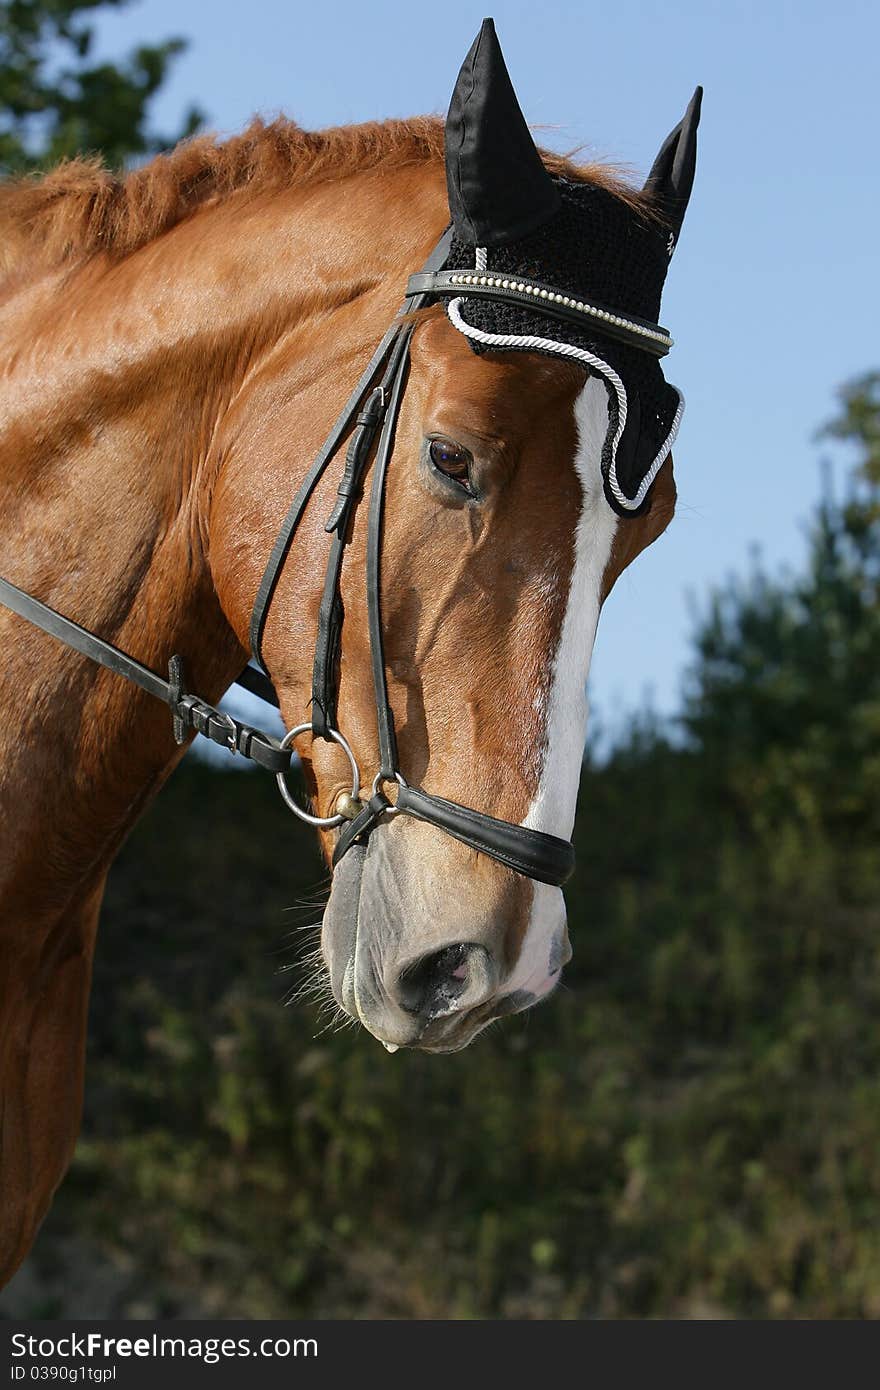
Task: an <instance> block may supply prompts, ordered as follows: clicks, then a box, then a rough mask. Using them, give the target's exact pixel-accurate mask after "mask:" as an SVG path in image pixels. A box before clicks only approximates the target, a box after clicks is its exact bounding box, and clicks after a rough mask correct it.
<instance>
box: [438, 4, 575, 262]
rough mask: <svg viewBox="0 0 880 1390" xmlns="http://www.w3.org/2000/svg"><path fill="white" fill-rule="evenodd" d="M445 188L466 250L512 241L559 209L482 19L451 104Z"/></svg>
mask: <svg viewBox="0 0 880 1390" xmlns="http://www.w3.org/2000/svg"><path fill="white" fill-rule="evenodd" d="M446 184H447V188H448V190H449V211H450V213H451V215H452V221H453V224H454V226H455V230H456V232H457V234H458V236H459V237H461V239H462V240H463V241H465V242H467V243H468V244H469V245H471V246H500V245H503V244H504V243H506V242H509V241H516V240H517V239H518V238H519V237H522V236H526V235H527V234H528V233H529V232H533V231H534V230H535V229H536V228H537V227H540V226H541V225H542V224H543V223H544V222H546V221H548V219H549V218H551V217H552V216H553V214H554V213H555V212H556V210H557V208H558V207H559V194H558V193H557V191H556V186H555V184H554V183H553V180H552V179H551V177H550V175H549V174H548V173H547V170H546V169H545V168H544V164H543V162H542V160H541V156H540V155H539V154H538V151H537V149H536V148H535V142H534V141H533V139H532V137H531V135H530V134H529V129H528V126H527V125H526V123H525V118H524V116H523V114H522V111H521V110H520V108H519V103H518V102H517V99H516V94H515V92H514V90H513V86H512V84H511V81H510V77H509V75H508V72H507V67H506V66H505V63H504V57H503V55H502V52H501V45H500V44H499V42H498V38H497V35H496V33H495V25H494V23H493V21H492V20H491V19H484V20H483V25H482V28H481V29H480V32H479V34H478V35H477V37H476V39H475V40H474V42H473V45H472V47H471V50H470V52H469V53H468V55H467V57H466V58H465V60H464V63H463V64H462V68H461V72H460V73H459V74H458V81H457V82H456V84H455V91H454V92H453V94H452V101H451V102H450V104H449V115H448V116H447V118H446Z"/></svg>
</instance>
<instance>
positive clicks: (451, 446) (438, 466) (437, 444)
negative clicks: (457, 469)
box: [427, 435, 476, 497]
mask: <svg viewBox="0 0 880 1390" xmlns="http://www.w3.org/2000/svg"><path fill="white" fill-rule="evenodd" d="M427 446H428V447H427V454H428V462H429V463H430V465H431V467H432V468H433V469H434V471H435V472H437V473H439V474H440V475H441V476H442V477H444V478H447V479H448V480H449V482H451V483H453V484H454V485H455V486H456V487H458V488H460V489H461V491H462V492H463V493H464V494H465V496H467V497H475V496H476V493H475V491H474V489H473V487H472V485H471V480H470V468H471V464H472V463H473V458H472V456H471V454H470V451H469V450H467V449H465V448H463V447H462V445H460V444H456V443H455V441H454V440H452V439H446V438H444V437H443V436H442V435H440V436H436V437H435V438H433V439H428V440H427ZM443 448H446V449H448V450H449V451H451V452H452V453H453V454H455V455H457V456H458V458H459V459H460V461H461V463H462V464H463V465H464V470H465V471H464V472H463V473H462V474H461V476H457V475H456V474H455V473H451V472H449V471H448V470H447V469H446V468H444V467H443V465H442V463H440V462H438V460H437V459H436V458H435V451H439V450H442V449H443Z"/></svg>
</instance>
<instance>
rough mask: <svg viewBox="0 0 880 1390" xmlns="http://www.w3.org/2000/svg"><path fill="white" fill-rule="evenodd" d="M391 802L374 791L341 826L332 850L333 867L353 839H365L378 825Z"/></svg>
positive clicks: (350, 845)
mask: <svg viewBox="0 0 880 1390" xmlns="http://www.w3.org/2000/svg"><path fill="white" fill-rule="evenodd" d="M390 806H391V802H390V801H389V800H388V798H387V796H385V795H384V794H383V793H382V792H376V793H375V794H374V795H373V796H371V797H370V799H369V801H368V802H367V803H366V805H365V806H364V809H363V810H362V811H361V812H360V813H359V814H358V815H357V816H355V818H354V820H350V821H349V822H348V825H344V826H342V828H341V830H340V831H339V838H338V840H337V841H336V846H335V848H334V850H333V867H334V869H335V868H336V865H337V864H338V863H339V861H340V859H341V858H342V856H343V855H344V854H345V853H346V852H347V851H348V850H350V849H351V847H352V845H353V844H354V842H355V840H366V839H367V838H368V837H369V834H370V831H371V830H373V829H374V828H375V826H376V825H378V823H379V821H380V820H381V819H382V817H383V816H384V814H385V812H386V811H387V810H389V808H390Z"/></svg>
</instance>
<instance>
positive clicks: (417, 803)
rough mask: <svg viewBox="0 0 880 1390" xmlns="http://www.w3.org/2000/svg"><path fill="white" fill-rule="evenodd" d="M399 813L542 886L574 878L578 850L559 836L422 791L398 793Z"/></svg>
mask: <svg viewBox="0 0 880 1390" xmlns="http://www.w3.org/2000/svg"><path fill="white" fill-rule="evenodd" d="M397 809H398V810H399V811H405V812H407V813H408V814H409V815H411V816H415V817H416V818H417V819H418V820H423V821H427V822H428V823H429V824H430V825H436V826H437V828H438V829H439V830H445V832H446V834H447V835H451V836H452V837H453V838H454V839H456V840H461V841H462V843H463V844H466V845H470V847H471V849H476V850H479V852H480V853H481V854H488V855H489V857H490V858H491V859H497V860H498V861H499V863H501V864H506V865H507V867H508V869H514V870H515V871H516V873H518V874H523V875H525V877H526V878H536V879H537V880H538V882H539V883H551V884H553V885H554V887H557V888H558V887H560V886H561V885H562V884H563V883H565V881H566V879H568V878H570V877H571V873H572V870H573V869H574V847H573V846H572V845H571V844H570V843H569V841H568V840H561V839H560V838H559V837H558V836H557V835H547V834H545V833H544V831H542V830H529V829H528V828H527V827H526V826H522V825H514V824H513V823H512V822H511V821H506V820H496V819H495V817H494V816H487V815H485V814H484V813H483V812H482V811H472V810H471V809H470V807H468V806H460V805H459V804H458V802H457V801H445V800H444V799H443V797H441V796H430V795H429V794H428V793H427V792H423V791H420V790H419V789H418V787H401V788H400V789H399V791H398V793H397Z"/></svg>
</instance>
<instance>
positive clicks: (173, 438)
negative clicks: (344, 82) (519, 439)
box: [0, 171, 437, 911]
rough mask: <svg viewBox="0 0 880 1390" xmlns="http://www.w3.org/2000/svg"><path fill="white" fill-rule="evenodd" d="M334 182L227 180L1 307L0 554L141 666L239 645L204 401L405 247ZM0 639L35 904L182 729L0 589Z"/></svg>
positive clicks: (8, 803) (107, 835)
mask: <svg viewBox="0 0 880 1390" xmlns="http://www.w3.org/2000/svg"><path fill="white" fill-rule="evenodd" d="M407 180H409V187H408V189H406V188H404V189H401V190H400V192H401V194H402V196H404V197H406V196H408V197H409V199H410V203H411V202H412V194H413V192H414V191H416V190H417V189H418V188H419V186H420V181H419V179H418V178H417V177H416V175H415V174H414V173H411V172H410V173H409V174H407V172H406V171H404V172H403V173H402V174H400V175H398V182H402V183H403V184H407ZM434 182H436V180H434ZM342 193H343V198H344V206H345V212H344V216H343V214H342V212H341V211H340V209H339V197H340V195H339V194H338V193H337V192H336V190H335V189H334V188H333V186H332V185H323V186H319V187H318V188H317V189H313V190H309V189H308V188H306V189H305V190H302V191H300V193H299V194H290V195H288V196H286V197H285V196H275V197H274V198H267V199H265V200H263V201H262V202H261V201H260V200H256V201H255V202H253V203H251V204H248V205H246V206H245V207H244V208H243V209H241V210H239V211H237V210H236V208H235V206H234V198H233V199H231V200H230V202H229V204H228V205H226V204H223V203H221V204H219V205H218V206H217V207H215V208H212V209H205V210H203V211H202V212H200V213H198V214H197V215H196V216H195V217H193V218H192V219H190V221H188V222H186V223H184V224H182V225H181V226H179V227H177V228H175V229H174V230H173V231H172V232H171V233H169V234H166V235H165V236H164V237H162V238H160V239H159V241H158V242H156V243H153V244H150V245H147V246H146V247H144V248H142V250H141V251H139V252H137V253H136V254H134V255H132V256H130V257H128V258H127V259H126V260H123V261H122V262H120V263H117V264H110V263H108V262H106V261H103V260H101V259H96V260H94V261H92V262H89V263H87V264H86V265H84V266H82V267H81V268H80V269H78V270H76V271H74V272H72V273H71V272H70V271H68V272H66V273H63V274H62V273H60V272H57V273H54V274H49V275H44V276H42V277H41V278H39V279H38V280H36V281H35V282H34V283H33V284H32V285H30V286H28V287H26V288H24V289H23V290H21V291H20V292H19V293H18V294H16V295H14V296H12V297H11V298H9V299H7V301H6V303H5V304H4V305H3V307H2V309H0V332H2V333H3V334H4V337H5V339H6V341H7V342H8V343H11V344H12V361H13V363H14V369H13V370H10V371H9V372H8V373H7V374H6V375H5V376H4V379H3V381H2V384H0V514H2V515H3V516H4V519H5V520H4V525H3V527H2V532H0V574H3V575H4V576H5V577H7V578H9V579H11V580H12V581H13V582H14V583H16V584H18V585H19V586H20V587H22V588H24V589H27V590H28V591H30V592H32V593H35V594H36V595H37V596H38V597H40V598H42V599H43V600H44V601H46V602H48V603H50V604H51V605H52V606H53V607H55V608H57V609H58V610H59V611H61V612H63V613H65V614H66V615H68V616H70V617H73V618H74V619H75V620H77V621H78V622H80V623H81V624H82V625H83V626H85V627H87V628H89V629H91V630H92V631H94V632H96V633H98V634H99V635H101V636H102V637H105V638H107V639H108V640H111V641H113V642H114V643H115V644H116V645H117V646H119V647H120V648H122V649H123V650H124V651H127V652H129V653H131V654H132V655H134V656H136V657H137V658H138V659H139V660H140V661H142V662H143V663H144V664H146V665H148V666H150V667H152V668H153V669H155V670H157V671H163V670H165V669H167V662H168V658H169V656H170V655H171V654H172V653H173V652H178V651H179V652H182V653H183V654H184V655H185V658H186V663H187V675H188V678H189V683H190V685H191V687H192V688H193V689H196V690H198V691H199V693H200V694H203V695H205V696H206V697H207V698H209V699H216V698H218V697H219V695H220V694H221V693H222V691H223V689H225V688H226V686H227V685H228V684H229V683H230V681H231V680H232V679H233V678H234V676H235V674H236V673H237V670H238V669H240V667H241V665H242V664H243V662H244V659H245V652H244V650H243V647H242V645H241V642H240V640H239V638H240V637H241V636H242V634H241V632H240V631H239V635H238V637H237V636H236V634H235V633H234V632H233V630H232V628H231V627H230V625H229V623H228V622H227V620H226V617H225V615H224V612H223V610H222V608H221V605H220V602H219V600H218V597H217V593H216V590H215V587H214V579H213V577H212V575H211V572H210V568H209V565H208V563H207V560H206V551H207V548H208V544H209V537H208V528H209V519H210V498H211V494H212V491H213V488H214V485H215V483H216V481H217V476H218V467H219V464H218V459H217V457H216V454H215V451H214V450H213V448H212V445H213V441H214V440H215V438H216V436H217V435H218V433H219V426H220V422H221V420H222V419H223V418H224V416H226V415H227V413H228V411H229V407H230V406H234V404H235V401H236V399H237V395H238V393H240V392H241V391H242V390H243V387H244V385H245V383H246V381H247V379H248V378H249V376H251V375H252V374H253V373H254V372H255V371H257V370H259V366H260V363H261V362H262V361H263V360H265V358H266V357H267V356H270V355H271V354H272V352H273V350H274V348H275V346H276V344H277V343H278V342H279V340H280V339H282V338H284V336H285V335H286V334H287V333H289V332H290V331H291V329H294V330H298V329H301V328H302V325H303V323H307V322H308V320H309V319H310V318H311V317H313V316H314V317H315V318H320V319H321V321H322V323H323V322H326V320H327V315H328V311H329V312H330V313H331V316H332V310H333V309H334V308H335V307H337V306H339V305H345V304H347V303H350V302H351V301H352V300H353V299H356V298H358V296H360V295H362V294H364V293H365V292H367V291H370V290H371V289H374V290H375V289H377V287H378V290H379V299H380V300H381V301H383V307H382V308H381V309H380V312H381V313H383V314H384V313H386V312H387V308H386V307H385V306H384V292H383V286H384V285H385V283H386V281H387V284H388V287H389V289H388V293H389V294H390V295H392V296H393V295H394V294H395V293H396V292H397V291H398V289H399V285H400V279H401V271H402V267H404V266H405V265H406V264H407V259H408V258H410V257H411V255H412V247H402V246H401V247H396V246H395V245H394V241H393V238H391V237H389V236H388V235H387V229H385V228H384V227H383V225H382V224H383V223H384V221H385V209H386V206H387V199H388V196H389V191H388V186H387V183H386V185H385V187H384V188H383V189H382V191H381V193H378V194H377V191H376V189H375V187H371V185H370V181H369V180H366V181H364V180H361V181H358V180H357V179H355V180H350V181H349V182H348V185H347V187H345V189H344V190H343V191H342ZM429 201H430V213H429V216H430V214H431V213H432V214H433V221H434V222H435V223H436V221H437V217H436V210H435V209H434V207H433V204H434V203H436V202H437V190H436V189H433V188H432V189H431V191H430V195H429ZM401 220H402V222H403V223H404V224H406V223H407V219H401ZM418 221H419V219H418V216H416V217H415V218H414V219H413V218H411V219H409V223H408V225H409V226H410V227H412V226H413V225H414V224H415V225H416V226H417V225H418ZM429 225H430V223H429ZM331 227H332V229H333V230H334V231H335V233H336V234H335V236H329V235H328V232H329V231H330V230H331ZM383 233H384V234H383ZM410 235H413V236H414V238H415V246H416V247H417V248H420V241H419V233H418V231H416V232H415V233H410ZM427 235H428V238H430V233H428V234H427ZM365 238H366V239H367V240H366V244H367V245H368V246H369V248H370V251H369V256H367V257H365V256H364V250H363V248H364V245H365ZM424 239H425V233H424V231H423V232H422V234H421V240H424ZM389 302H390V301H389ZM326 331H327V330H326V329H325V330H324V332H325V333H326ZM348 347H349V349H351V345H348ZM342 348H343V350H344V349H345V345H344V344H343V345H342ZM306 464H307V460H305V459H302V460H300V461H299V462H297V461H296V460H292V462H291V478H290V484H291V489H293V488H295V486H296V484H297V481H298V478H297V476H296V472H297V471H298V470H299V468H300V467H302V468H303V469H304V467H305V466H306ZM257 485H258V484H257ZM279 521H280V516H279ZM239 626H240V625H239ZM0 642H2V644H3V651H4V660H3V669H2V674H0V713H2V721H0V749H2V753H0V756H2V760H3V764H2V765H3V767H4V776H3V782H2V786H0V842H2V843H3V844H4V859H3V861H2V862H0V903H8V901H9V899H10V895H11V896H12V898H13V899H15V900H17V901H24V900H27V902H28V904H29V908H28V910H29V911H33V910H35V909H36V908H38V907H39V905H40V903H41V902H45V901H47V900H48V901H50V902H52V903H54V902H58V903H62V902H63V901H64V900H65V898H66V896H67V895H69V894H70V893H72V892H76V891H80V890H81V888H82V886H83V884H84V883H87V882H91V881H93V880H94V879H95V878H96V877H100V876H101V875H102V874H103V873H105V872H106V868H107V867H108V865H109V863H110V860H111V859H112V857H113V854H114V853H115V850H116V848H117V847H118V845H119V843H120V842H121V840H122V839H123V838H124V836H125V834H126V832H127V831H128V829H129V828H130V826H131V825H132V824H133V822H134V820H135V819H136V818H137V815H138V814H139V812H140V810H141V809H142V807H143V805H144V804H145V803H146V801H147V800H148V799H149V796H150V795H151V793H152V792H153V791H154V790H155V789H156V788H158V786H160V785H161V783H162V781H163V780H164V779H165V777H166V776H167V775H168V773H169V772H170V771H171V769H172V768H173V766H174V765H175V763H176V761H177V760H178V759H179V757H180V751H181V750H179V749H178V748H177V747H176V746H175V744H174V743H173V740H172V737H171V732H170V719H169V714H168V711H167V709H165V708H163V706H162V705H161V704H160V703H159V702H158V701H155V700H153V699H152V698H151V697H149V696H147V695H145V694H143V692H141V691H139V690H138V689H137V688H135V687H133V686H130V685H129V684H128V683H127V682H125V681H123V680H121V679H120V678H119V677H117V676H114V675H112V674H111V673H108V672H106V671H102V670H101V669H100V668H98V667H96V666H94V665H93V664H92V663H90V662H88V661H86V660H84V659H83V658H81V657H79V656H77V655H75V654H73V653H71V652H69V651H68V650H66V649H65V648H63V647H61V646H59V645H58V644H56V643H55V642H54V641H53V640H52V639H51V638H48V637H47V636H45V635H44V634H42V633H40V632H38V631H36V630H35V629H31V628H29V627H28V626H27V625H26V624H24V623H23V622H22V621H20V620H18V619H15V618H12V617H11V616H10V615H8V614H7V613H6V612H5V611H4V610H0ZM4 822H5V824H4ZM37 860H38V861H39V863H40V865H41V871H40V872H39V873H37V872H35V864H36V862H37Z"/></svg>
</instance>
